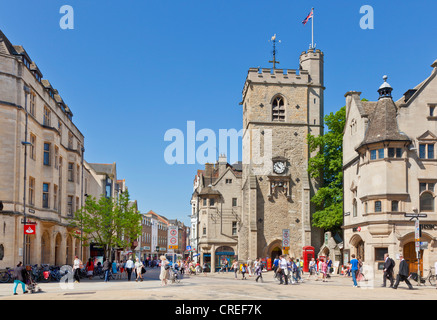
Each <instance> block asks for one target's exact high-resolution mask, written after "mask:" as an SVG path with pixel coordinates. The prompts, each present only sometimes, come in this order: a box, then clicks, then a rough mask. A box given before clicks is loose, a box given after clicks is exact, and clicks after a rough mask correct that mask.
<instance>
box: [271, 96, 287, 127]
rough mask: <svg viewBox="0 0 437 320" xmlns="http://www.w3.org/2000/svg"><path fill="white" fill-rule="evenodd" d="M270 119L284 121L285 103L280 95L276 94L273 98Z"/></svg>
mask: <svg viewBox="0 0 437 320" xmlns="http://www.w3.org/2000/svg"><path fill="white" fill-rule="evenodd" d="M272 120H273V121H282V122H283V121H285V104H284V99H283V98H282V97H281V96H277V97H275V98H274V99H273V104H272Z"/></svg>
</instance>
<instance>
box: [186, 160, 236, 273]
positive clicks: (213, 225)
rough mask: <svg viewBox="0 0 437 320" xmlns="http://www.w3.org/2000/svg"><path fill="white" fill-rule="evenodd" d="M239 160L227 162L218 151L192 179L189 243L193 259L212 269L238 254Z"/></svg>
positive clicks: (215, 269)
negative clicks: (231, 162)
mask: <svg viewBox="0 0 437 320" xmlns="http://www.w3.org/2000/svg"><path fill="white" fill-rule="evenodd" d="M241 176H242V167H241V163H235V164H233V165H230V164H229V163H227V159H226V156H224V155H221V156H220V157H219V159H218V161H217V163H216V164H215V165H214V164H211V163H206V164H205V170H199V171H198V173H197V175H196V178H195V181H194V186H195V187H194V192H193V194H192V198H191V204H192V215H191V222H192V226H191V230H192V232H191V242H190V244H191V246H192V247H193V248H194V249H195V250H194V251H193V253H195V254H196V253H198V254H200V256H198V258H199V259H197V258H196V259H195V260H196V261H197V260H199V262H200V263H201V264H202V265H203V263H205V262H206V263H207V264H208V266H209V268H210V270H211V271H212V272H214V271H217V270H218V269H219V268H220V267H221V266H222V265H223V264H225V263H226V261H228V262H230V264H231V263H232V260H233V259H234V258H235V257H236V256H237V255H238V253H237V250H238V225H239V221H240V219H241V207H242V206H241Z"/></svg>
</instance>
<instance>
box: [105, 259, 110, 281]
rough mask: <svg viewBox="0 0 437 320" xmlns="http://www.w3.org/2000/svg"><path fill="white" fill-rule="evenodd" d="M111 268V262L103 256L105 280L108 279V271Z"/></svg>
mask: <svg viewBox="0 0 437 320" xmlns="http://www.w3.org/2000/svg"><path fill="white" fill-rule="evenodd" d="M110 270H111V263H110V262H109V260H108V259H106V258H103V272H104V274H105V282H108V281H109V272H110Z"/></svg>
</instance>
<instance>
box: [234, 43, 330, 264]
mask: <svg viewBox="0 0 437 320" xmlns="http://www.w3.org/2000/svg"><path fill="white" fill-rule="evenodd" d="M323 57H324V54H323V53H322V52H321V51H320V50H315V49H310V50H309V51H308V52H303V53H302V54H301V55H300V59H299V70H290V69H288V70H286V69H275V68H273V69H265V68H262V69H260V68H251V69H249V72H248V74H247V78H246V81H245V84H244V89H243V98H242V102H241V103H240V104H241V105H242V109H243V130H244V133H243V152H242V154H243V171H242V182H241V183H242V202H241V206H242V209H241V213H242V214H241V218H240V219H239V221H238V258H239V259H241V260H247V259H248V258H250V259H255V258H256V257H266V256H268V257H275V256H276V255H279V254H282V253H287V254H289V255H291V256H294V257H300V256H301V254H302V248H303V247H304V246H314V247H315V249H316V252H318V249H319V248H320V245H321V242H322V237H323V235H322V232H321V230H318V229H316V228H314V227H312V225H311V215H312V213H313V212H314V206H313V204H312V203H311V202H310V199H311V197H312V195H314V193H315V192H316V191H317V183H316V181H313V180H312V179H310V177H309V175H308V172H307V168H308V160H309V159H310V157H311V154H310V152H309V149H308V143H307V136H308V134H313V135H321V134H323V105H324V90H325V88H324V80H323V78H324V76H323V73H324V71H323V64H324V60H323ZM284 229H288V230H289V231H290V243H289V246H288V247H285V248H283V242H282V240H283V230H284Z"/></svg>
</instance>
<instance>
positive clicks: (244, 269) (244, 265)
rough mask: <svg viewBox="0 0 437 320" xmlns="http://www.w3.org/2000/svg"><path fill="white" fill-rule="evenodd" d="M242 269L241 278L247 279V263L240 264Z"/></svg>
mask: <svg viewBox="0 0 437 320" xmlns="http://www.w3.org/2000/svg"><path fill="white" fill-rule="evenodd" d="M240 271H241V274H242V275H243V278H242V279H241V280H247V278H246V272H247V264H245V263H242V264H241V265H240Z"/></svg>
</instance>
